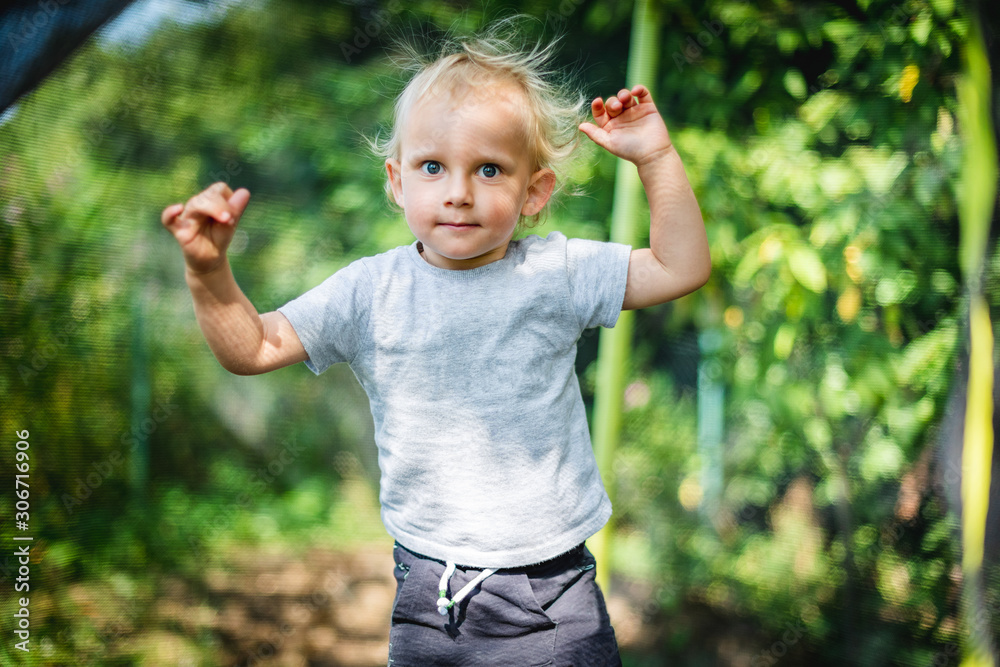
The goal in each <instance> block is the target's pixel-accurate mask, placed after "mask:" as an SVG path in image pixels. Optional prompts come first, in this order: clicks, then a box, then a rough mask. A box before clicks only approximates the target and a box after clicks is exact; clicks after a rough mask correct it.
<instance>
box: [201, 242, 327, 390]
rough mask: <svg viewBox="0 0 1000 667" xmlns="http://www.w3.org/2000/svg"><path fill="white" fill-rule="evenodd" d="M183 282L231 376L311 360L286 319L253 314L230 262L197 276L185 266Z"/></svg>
mask: <svg viewBox="0 0 1000 667" xmlns="http://www.w3.org/2000/svg"><path fill="white" fill-rule="evenodd" d="M184 278H185V280H186V281H187V284H188V287H189V288H190V289H191V296H192V297H193V298H194V314H195V317H196V318H197V319H198V325H199V326H200V327H201V331H202V333H203V334H204V335H205V340H206V341H208V346H209V348H211V350H212V353H213V354H214V355H215V358H216V359H218V360H219V363H220V364H222V367H223V368H225V369H226V370H227V371H229V372H230V373H235V374H236V375H257V374H259V373H267V372H268V371H273V370H275V369H278V368H284V367H285V366H291V365H292V364H297V363H299V362H302V361H306V360H307V359H308V358H309V355H307V354H306V351H305V348H303V347H302V343H301V341H299V337H298V335H297V334H296V333H295V329H293V328H292V325H291V324H290V323H289V322H288V320H287V319H286V318H285V316H284V315H282V314H281V313H279V312H277V311H274V312H270V313H264V314H263V315H258V314H257V309H256V308H254V306H253V304H252V303H250V300H249V299H248V298H247V297H246V296H245V295H244V294H243V291H242V290H240V288H239V286H238V285H237V284H236V279H235V278H234V277H233V272H232V269H231V268H230V267H229V262H228V260H227V261H224V262H223V263H222V265H221V266H219V267H218V268H216V269H215V270H213V271H211V272H209V273H195V272H194V271H192V270H191V268H190V267H188V268H187V269H186V270H185V272H184Z"/></svg>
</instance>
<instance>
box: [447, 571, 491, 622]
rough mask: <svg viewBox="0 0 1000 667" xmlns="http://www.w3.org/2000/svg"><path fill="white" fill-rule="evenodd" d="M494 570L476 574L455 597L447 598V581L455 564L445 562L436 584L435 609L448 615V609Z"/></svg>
mask: <svg viewBox="0 0 1000 667" xmlns="http://www.w3.org/2000/svg"><path fill="white" fill-rule="evenodd" d="M494 572H496V570H490V569H486V570H483V571H482V572H480V573H479V574H478V575H476V578H475V579H473V580H472V581H470V582H469V583H467V584H466V585H465V586H464V587H463V588H462V590H460V591H459V592H458V593H457V594H456V595H455V597H453V598H451V599H450V600H449V599H448V582H449V581H450V580H451V575H453V574H455V564H454V563H453V562H451V561H446V562H445V568H444V574H442V575H441V583H440V584H439V585H438V600H437V609H438V613H439V614H441V615H442V616H447V615H448V610H449V609H451V608H452V607H454V606H455V605H456V604H458V603H459V602H461V601H462V600H464V599H465V596H466V595H468V594H469V593H471V592H472V589H474V588H475V587H476V586H478V585H479V584H480V583H482V581H483V580H484V579H486V577H488V576H490V575H491V574H493V573H494Z"/></svg>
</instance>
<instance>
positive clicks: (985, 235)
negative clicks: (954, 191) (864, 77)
mask: <svg viewBox="0 0 1000 667" xmlns="http://www.w3.org/2000/svg"><path fill="white" fill-rule="evenodd" d="M962 55H963V63H964V65H965V68H964V69H965V71H964V72H963V74H962V77H961V79H960V80H959V82H958V86H957V90H958V102H959V114H960V115H959V121H960V122H959V127H960V129H961V132H962V138H963V142H964V144H965V145H964V151H963V156H962V176H961V191H960V196H959V199H958V200H959V205H958V217H959V223H960V225H961V237H960V239H959V263H960V264H961V266H962V273H963V274H964V275H965V283H966V285H967V287H968V292H969V364H968V368H969V378H968V386H967V389H966V401H965V424H964V430H963V442H962V516H961V519H962V573H963V592H964V596H963V597H964V599H963V603H964V604H963V609H962V610H963V620H964V622H965V626H966V628H965V629H966V637H965V645H964V647H963V649H964V650H963V659H962V667H993V665H994V664H996V663H995V660H994V656H993V653H992V650H991V648H990V634H989V625H988V623H987V622H986V620H984V619H988V618H989V613H988V611H986V609H985V606H986V605H985V600H984V596H983V592H982V588H983V579H984V575H983V550H984V546H983V545H984V542H985V539H986V516H987V514H988V512H989V506H990V484H991V479H990V468H991V465H990V463H991V461H992V460H993V440H994V437H995V434H994V433H993V411H994V409H995V406H994V405H993V379H994V375H993V357H994V353H995V344H994V340H993V325H992V323H991V321H990V309H989V304H988V302H987V300H986V297H985V295H984V294H983V264H984V258H985V257H986V250H987V245H988V243H989V232H990V224H991V222H992V218H993V207H994V202H995V199H994V197H995V195H996V189H997V172H998V167H997V147H996V144H995V143H994V139H993V137H994V133H993V123H992V118H991V108H990V107H991V105H990V99H991V91H990V87H991V86H990V81H991V75H990V64H989V60H988V58H987V55H986V48H985V46H984V43H983V37H982V33H981V32H980V29H979V24H978V22H977V21H976V20H975V19H973V21H972V25H971V30H970V33H969V39H968V42H967V43H966V45H965V47H964V49H963V51H962Z"/></svg>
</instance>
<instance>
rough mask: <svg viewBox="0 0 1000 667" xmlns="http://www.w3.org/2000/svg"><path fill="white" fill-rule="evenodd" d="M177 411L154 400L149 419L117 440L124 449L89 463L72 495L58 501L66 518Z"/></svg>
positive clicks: (76, 482) (64, 494)
mask: <svg viewBox="0 0 1000 667" xmlns="http://www.w3.org/2000/svg"><path fill="white" fill-rule="evenodd" d="M177 407H178V406H177V405H175V404H174V403H171V402H169V400H167V401H165V400H163V399H159V400H157V402H156V407H155V408H153V411H152V416H151V417H147V418H146V419H144V420H143V421H142V423H141V424H139V425H138V426H133V427H132V428H130V429H129V430H128V431H125V432H124V433H122V434H121V437H120V438H119V442H120V443H121V444H122V445H123V447H122V448H121V449H116V450H114V451H112V452H111V453H110V454H108V455H107V456H105V457H104V458H103V459H102V460H100V461H94V462H92V463H91V464H90V469H88V470H87V471H86V472H85V473H81V475H78V476H77V477H76V479H75V480H74V482H75V486H74V487H73V488H72V492H71V493H63V494H62V497H61V498H60V500H62V504H63V509H65V510H66V512H67V514H73V512H74V511H76V508H77V507H79V506H80V505H82V504H83V501H85V500H87V499H88V498H90V496H92V495H93V493H94V491H96V490H97V489H99V488H100V487H101V485H102V484H104V482H105V481H106V480H107V479H108V478H110V477H111V476H112V475H114V474H115V472H116V471H117V470H118V468H119V467H121V465H122V464H123V463H125V461H126V460H127V457H126V455H127V454H129V453H131V452H133V451H135V449H136V447H138V446H139V444H140V443H142V442H145V441H146V440H148V439H149V437H150V436H151V435H152V434H153V433H155V432H156V430H157V429H158V428H159V427H160V424H162V423H163V422H165V421H166V420H167V419H168V418H169V417H170V415H172V414H173V413H174V411H175V410H176V409H177Z"/></svg>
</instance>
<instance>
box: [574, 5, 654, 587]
mask: <svg viewBox="0 0 1000 667" xmlns="http://www.w3.org/2000/svg"><path fill="white" fill-rule="evenodd" d="M659 28H660V15H659V12H658V10H657V8H656V7H655V6H654V0H637V1H636V3H635V7H634V9H633V11H632V36H631V40H630V43H629V56H628V70H627V72H626V74H625V78H626V84H627V85H626V86H625V87H628V88H631V87H632V86H634V85H636V84H639V83H641V84H643V85H644V86H646V87H647V88H649V89H650V91H651V92H652V93H653V99H656V85H655V82H656V76H657V62H658V60H659ZM644 198H645V195H644V193H643V190H642V182H641V181H640V180H639V174H638V172H637V171H636V168H635V165H633V164H632V163H631V162H628V161H627V160H622V159H619V160H618V165H617V168H616V170H615V194H614V207H613V209H612V214H611V239H610V240H611V241H614V242H615V243H624V244H627V245H631V246H633V247H635V246H636V244H637V242H638V239H639V236H640V235H639V232H638V223H639V220H640V216H641V215H642V214H643V213H644V212H645V211H646V205H645V199H644ZM643 218H644V219H646V220H648V215H646V216H643ZM633 328H634V313H633V311H629V310H627V311H623V312H622V314H621V315H620V316H619V318H618V322H617V323H616V324H615V327H614V328H613V329H601V333H600V339H599V341H598V348H597V388H596V393H595V395H594V433H593V440H594V455H595V457H596V458H597V467H598V468H599V469H600V471H601V478H602V479H603V480H604V488H605V489H606V490H607V492H608V496H609V497H610V498H611V502H612V504H613V503H614V501H615V476H614V467H613V463H614V457H615V449H616V447H617V446H618V435H619V432H620V430H621V421H622V397H623V395H624V393H625V381H626V380H627V376H628V369H629V366H630V365H631V352H632V350H631V347H632V331H633ZM613 531H614V526H613V523H612V521H608V523H607V525H606V526H605V527H604V528H603V529H602V530H601V531H600V532H599V533H597V535H595V536H594V537H593V538H592V539H591V541H590V545H589V547H590V549H591V551H592V552H593V554H594V558H595V559H596V560H597V582H598V585H600V586H601V588H603V589H604V590H605V591H607V590H608V586H609V580H608V574H609V572H610V562H609V561H610V549H609V547H610V542H611V533H612V532H613Z"/></svg>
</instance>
